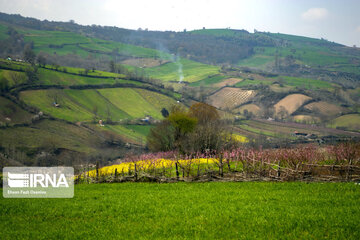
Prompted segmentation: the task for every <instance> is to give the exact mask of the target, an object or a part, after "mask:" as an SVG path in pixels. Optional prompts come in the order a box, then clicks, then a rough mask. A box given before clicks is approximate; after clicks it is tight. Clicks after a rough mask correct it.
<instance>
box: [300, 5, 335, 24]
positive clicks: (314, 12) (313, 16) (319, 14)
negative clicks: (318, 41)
mask: <svg viewBox="0 0 360 240" xmlns="http://www.w3.org/2000/svg"><path fill="white" fill-rule="evenodd" d="M328 15H329V11H328V10H327V9H326V8H310V9H308V10H307V11H306V12H303V13H302V14H301V17H302V19H304V20H306V21H314V20H321V19H325V18H326V17H327V16H328Z"/></svg>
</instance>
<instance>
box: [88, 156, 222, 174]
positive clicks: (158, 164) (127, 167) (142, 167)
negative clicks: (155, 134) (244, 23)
mask: <svg viewBox="0 0 360 240" xmlns="http://www.w3.org/2000/svg"><path fill="white" fill-rule="evenodd" d="M177 162H178V166H179V167H186V166H191V165H193V164H195V165H199V164H207V165H209V164H216V163H219V160H218V159H215V158H194V159H182V160H178V161H177ZM175 163H176V161H175V160H170V159H164V158H158V159H149V160H140V161H136V162H123V163H120V164H116V165H111V166H106V167H102V168H100V169H99V175H100V176H109V175H113V174H115V169H117V173H118V174H120V173H125V174H126V173H129V171H134V170H135V164H136V170H137V171H147V170H151V169H163V168H166V169H169V168H175ZM85 175H86V176H89V177H96V169H94V170H91V171H88V172H86V173H85Z"/></svg>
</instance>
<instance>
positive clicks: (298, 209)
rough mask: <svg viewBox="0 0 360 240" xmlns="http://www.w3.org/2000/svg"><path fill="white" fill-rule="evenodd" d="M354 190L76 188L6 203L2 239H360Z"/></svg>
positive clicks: (358, 195) (288, 186)
mask: <svg viewBox="0 0 360 240" xmlns="http://www.w3.org/2000/svg"><path fill="white" fill-rule="evenodd" d="M359 204H360V186H359V185H355V184H354V183H325V184H322V183H311V184H306V183H266V182H263V183H254V182H252V183H214V182H213V183H191V184H189V183H173V184H149V183H124V184H94V185H77V186H76V187H75V197H74V198H73V199H3V198H1V200H0V220H1V222H2V230H1V232H0V235H1V236H0V238H1V239H25V238H26V239H27V238H36V239H96V238H97V239H103V238H107V239H115V238H116V239H154V238H162V239H164V238H166V239H235V238H240V239H259V238H260V239H324V238H330V239H359V238H360V228H359V227H360V206H359Z"/></svg>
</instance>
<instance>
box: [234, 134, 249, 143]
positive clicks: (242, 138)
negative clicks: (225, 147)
mask: <svg viewBox="0 0 360 240" xmlns="http://www.w3.org/2000/svg"><path fill="white" fill-rule="evenodd" d="M232 138H233V139H234V140H235V141H237V142H241V143H246V142H249V139H247V137H244V136H241V135H238V134H233V135H232Z"/></svg>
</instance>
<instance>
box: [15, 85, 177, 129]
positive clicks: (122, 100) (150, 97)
mask: <svg viewBox="0 0 360 240" xmlns="http://www.w3.org/2000/svg"><path fill="white" fill-rule="evenodd" d="M20 98H21V99H22V100H23V101H25V103H27V104H29V105H31V106H34V107H37V108H38V109H40V110H42V111H43V112H44V113H46V114H50V115H52V116H54V117H56V118H60V119H65V120H68V121H71V122H78V121H92V120H93V119H94V117H95V116H96V119H108V118H110V119H112V120H113V121H119V120H121V119H133V118H143V117H145V116H147V115H150V116H152V117H153V118H157V119H159V118H162V115H161V112H160V111H161V109H162V108H163V107H165V108H169V107H170V106H171V105H172V104H176V101H175V100H174V99H172V98H170V97H167V96H165V95H162V94H159V93H156V92H152V91H148V90H143V89H132V88H111V89H99V90H94V89H89V90H70V89H66V90H55V89H50V90H31V91H23V92H21V94H20ZM54 102H56V103H57V104H59V105H60V106H59V107H55V106H54Z"/></svg>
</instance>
